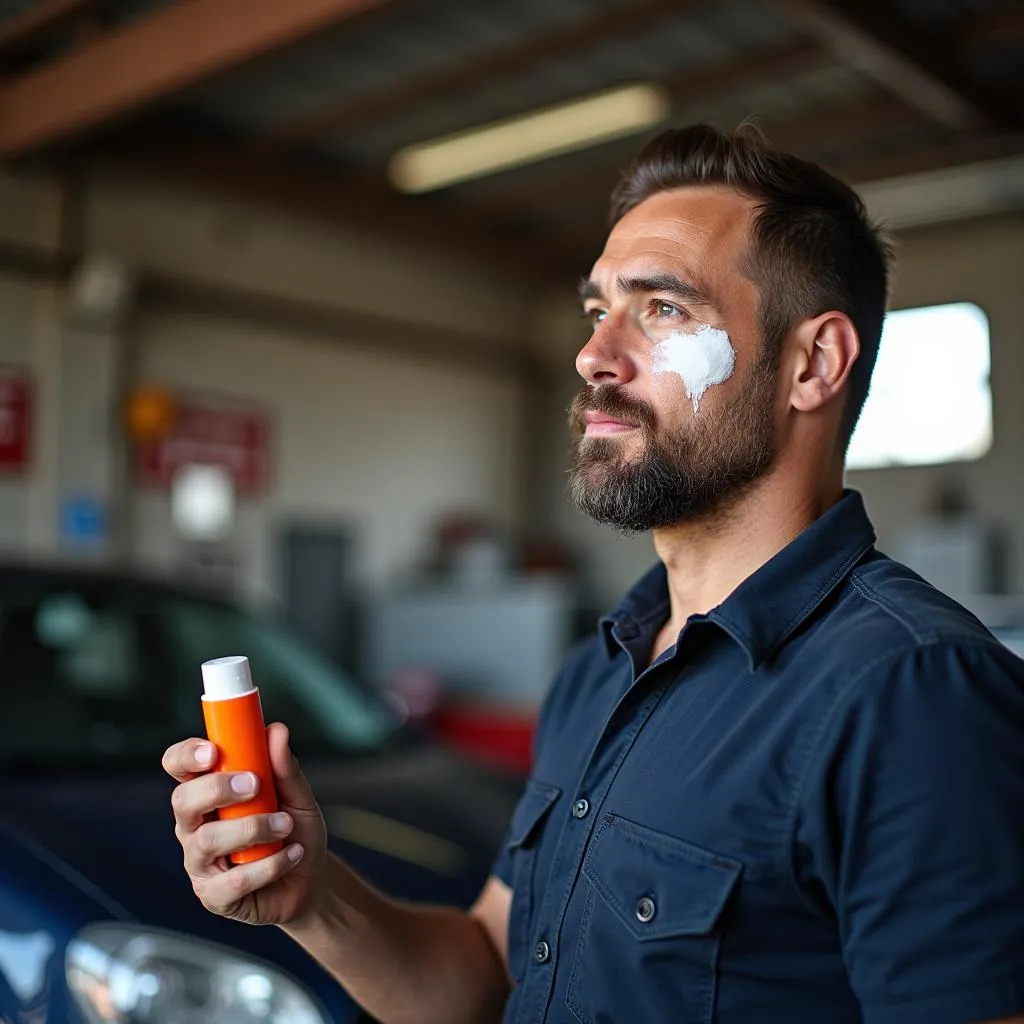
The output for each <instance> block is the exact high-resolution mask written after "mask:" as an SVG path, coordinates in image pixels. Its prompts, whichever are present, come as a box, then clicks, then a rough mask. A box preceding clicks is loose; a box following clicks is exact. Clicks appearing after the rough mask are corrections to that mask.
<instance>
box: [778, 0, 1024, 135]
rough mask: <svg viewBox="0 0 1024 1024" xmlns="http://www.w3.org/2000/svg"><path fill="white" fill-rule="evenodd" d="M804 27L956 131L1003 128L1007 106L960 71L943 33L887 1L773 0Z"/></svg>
mask: <svg viewBox="0 0 1024 1024" xmlns="http://www.w3.org/2000/svg"><path fill="white" fill-rule="evenodd" d="M774 5H775V7H776V8H777V9H778V10H780V11H781V12H782V13H784V14H785V15H786V16H787V17H789V19H790V20H791V21H792V23H793V24H794V25H795V26H797V27H798V28H800V29H801V30H802V31H804V32H808V33H813V34H815V35H816V36H817V37H818V38H820V39H821V40H822V41H823V42H825V43H826V44H827V45H829V46H831V47H832V48H833V50H834V51H835V53H836V55H837V56H838V57H839V58H840V59H841V60H842V61H844V62H846V63H848V64H850V65H851V66H853V67H856V68H857V69H858V70H859V71H861V72H862V73H863V74H865V75H869V76H871V77H872V78H874V79H875V80H876V81H877V82H879V83H880V84H881V85H883V86H884V87H885V88H887V89H888V90H889V91H891V92H892V93H893V94H894V95H896V96H899V97H900V98H901V99H903V100H904V102H906V103H909V104H911V105H913V106H916V107H917V108H918V109H920V110H921V111H922V112H924V113H925V114H927V115H928V116H929V117H931V118H932V119H933V120H935V121H936V122H938V123H939V124H943V125H945V126H947V127H949V128H954V129H956V130H979V129H983V128H985V127H986V126H990V125H992V126H996V127H1007V126H1009V125H1012V124H1013V123H1014V121H1015V115H1014V114H1013V112H1012V110H1010V109H1009V107H1008V105H1007V104H1005V103H1003V102H1001V101H1000V100H999V99H998V98H996V97H993V96H989V95H988V94H987V93H986V92H985V90H983V89H982V88H980V87H979V85H978V83H977V82H975V81H973V80H972V79H971V78H970V77H969V76H968V75H966V74H965V73H964V72H963V69H962V66H961V63H960V60H959V56H958V51H957V49H956V48H955V47H954V46H952V45H951V42H950V40H949V39H948V37H944V36H940V35H939V34H937V33H934V32H929V31H927V30H925V29H923V28H922V27H920V26H918V25H915V24H912V23H911V22H909V21H908V20H907V19H905V18H904V17H902V16H901V15H900V14H899V12H898V11H897V10H896V9H895V8H894V7H893V6H892V5H891V4H885V5H880V4H869V3H864V2H863V0H774Z"/></svg>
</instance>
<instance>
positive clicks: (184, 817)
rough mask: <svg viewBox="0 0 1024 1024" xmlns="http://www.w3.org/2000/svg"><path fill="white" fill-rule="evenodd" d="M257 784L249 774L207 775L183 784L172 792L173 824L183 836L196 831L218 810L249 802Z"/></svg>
mask: <svg viewBox="0 0 1024 1024" xmlns="http://www.w3.org/2000/svg"><path fill="white" fill-rule="evenodd" d="M259 781H260V780H259V779H258V778H257V776H256V775H254V774H253V773H252V772H210V773H208V774H207V775H200V776H198V777H197V778H194V779H189V780H187V781H186V782H182V783H181V784H180V785H178V786H175V787H174V791H173V792H172V793H171V809H172V810H173V811H174V820H175V823H176V824H177V826H178V828H179V830H180V831H181V832H183V833H185V834H189V833H192V832H195V831H196V829H198V828H199V826H200V825H201V824H202V823H203V821H204V820H205V819H206V816H207V815H209V814H213V813H214V811H216V810H217V808H218V807H230V806H231V805H232V804H240V803H244V802H245V801H246V800H251V799H252V798H253V797H254V796H255V795H256V791H257V790H258V789H259Z"/></svg>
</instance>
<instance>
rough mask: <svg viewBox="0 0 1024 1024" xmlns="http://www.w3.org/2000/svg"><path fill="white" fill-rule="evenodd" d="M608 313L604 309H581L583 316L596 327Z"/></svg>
mask: <svg viewBox="0 0 1024 1024" xmlns="http://www.w3.org/2000/svg"><path fill="white" fill-rule="evenodd" d="M607 315H608V310H606V309H596V308H595V309H585V310H583V316H584V317H585V318H586V319H587V320H589V321H590V326H591V327H597V325H598V324H599V323H601V321H602V320H604V318H605V317H606V316H607Z"/></svg>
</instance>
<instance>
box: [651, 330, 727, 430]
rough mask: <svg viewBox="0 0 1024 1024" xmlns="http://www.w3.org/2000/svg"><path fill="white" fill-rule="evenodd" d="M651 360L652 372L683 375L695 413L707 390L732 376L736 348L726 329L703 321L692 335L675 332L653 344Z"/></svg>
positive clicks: (687, 395)
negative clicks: (721, 329)
mask: <svg viewBox="0 0 1024 1024" xmlns="http://www.w3.org/2000/svg"><path fill="white" fill-rule="evenodd" d="M651 360H652V361H651V370H652V372H653V373H658V374H660V373H674V374H677V375H678V376H679V377H680V378H682V381H683V384H684V385H685V386H686V397H687V398H689V399H690V401H691V402H693V411H694V413H696V412H697V409H698V407H699V406H700V400H701V398H702V397H703V396H704V392H705V391H707V389H708V388H709V387H711V386H712V385H713V384H721V383H723V382H724V381H727V380H728V379H729V378H730V377H731V376H732V371H733V369H735V367H736V351H735V349H734V348H733V347H732V343H731V342H730V341H729V335H728V334H726V333H725V331H720V330H718V328H716V327H712V326H711V325H710V324H704V326H703V327H701V328H700V330H698V331H695V332H694V333H692V334H688V333H687V332H686V331H673V332H672V333H671V334H670V335H668V337H667V338H664V339H663V340H662V341H659V342H658V344H657V345H656V346H655V347H654V349H653V351H652V352H651Z"/></svg>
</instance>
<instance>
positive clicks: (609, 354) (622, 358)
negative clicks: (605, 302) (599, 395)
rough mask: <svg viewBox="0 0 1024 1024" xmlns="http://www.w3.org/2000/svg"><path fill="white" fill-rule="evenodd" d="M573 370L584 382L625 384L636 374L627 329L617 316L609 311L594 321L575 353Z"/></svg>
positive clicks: (621, 319)
mask: <svg viewBox="0 0 1024 1024" xmlns="http://www.w3.org/2000/svg"><path fill="white" fill-rule="evenodd" d="M576 372H577V373H578V374H579V375H580V376H581V377H582V378H583V379H584V380H585V381H586V382H587V383H588V384H625V383H626V382H628V381H630V380H632V379H633V378H634V377H635V376H636V363H635V361H634V356H633V353H632V350H631V348H630V345H629V330H628V326H627V324H626V323H625V322H624V321H623V318H622V317H621V316H618V317H615V316H612V315H611V314H609V315H608V316H607V317H605V319H604V320H602V321H600V322H599V323H598V324H597V325H596V327H595V328H594V333H593V334H591V336H590V339H589V340H588V341H587V343H586V344H585V345H584V346H583V348H581V349H580V351H579V355H577V356H576Z"/></svg>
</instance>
